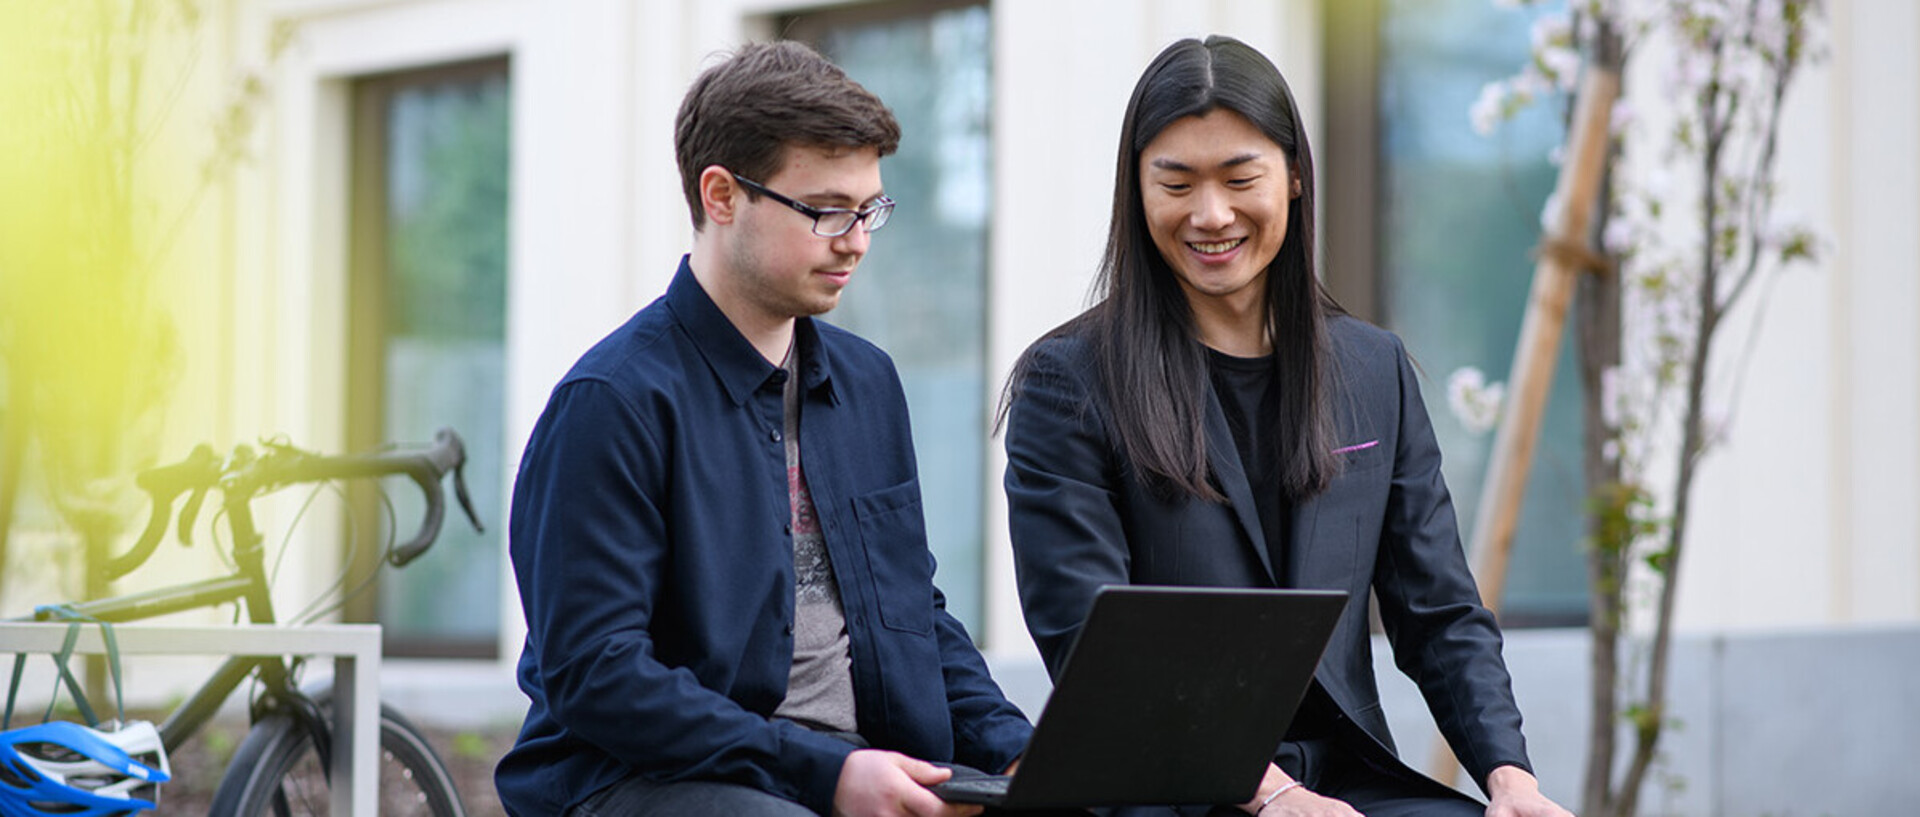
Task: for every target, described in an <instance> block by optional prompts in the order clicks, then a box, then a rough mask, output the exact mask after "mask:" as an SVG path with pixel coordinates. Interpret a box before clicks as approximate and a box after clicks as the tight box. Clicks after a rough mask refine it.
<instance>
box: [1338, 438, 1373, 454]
mask: <svg viewBox="0 0 1920 817" xmlns="http://www.w3.org/2000/svg"><path fill="white" fill-rule="evenodd" d="M1379 444H1380V441H1379V440H1368V441H1366V442H1364V443H1360V444H1359V445H1349V446H1344V447H1341V448H1336V449H1333V453H1335V454H1352V453H1354V452H1355V451H1365V450H1367V449H1369V448H1372V447H1374V446H1376V445H1379Z"/></svg>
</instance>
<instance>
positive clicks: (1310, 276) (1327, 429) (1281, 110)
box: [1001, 35, 1341, 501]
mask: <svg viewBox="0 0 1920 817" xmlns="http://www.w3.org/2000/svg"><path fill="white" fill-rule="evenodd" d="M1217 109H1226V110H1230V111H1233V112H1234V113H1237V114H1239V115H1241V116H1243V117H1245V118H1246V119H1247V121H1248V122H1251V123H1253V125H1254V127H1257V128H1259V129H1260V131H1261V132H1262V133H1264V134H1265V135H1266V137H1267V138H1268V139H1271V140H1273V142H1274V143H1275V144H1277V145H1279V146H1280V148H1281V149H1282V150H1283V151H1284V152H1285V153H1286V155H1287V159H1288V161H1289V163H1290V164H1291V166H1292V169H1293V171H1294V173H1295V175H1296V177H1297V178H1298V179H1299V180H1300V195H1298V196H1296V197H1294V198H1293V199H1292V200H1291V202H1290V203H1289V204H1288V206H1287V208H1288V209H1287V225H1288V226H1287V237H1286V240H1285V241H1284V242H1283V243H1282V244H1281V246H1280V252H1279V254H1277V255H1276V256H1274V259H1273V261H1272V262H1271V263H1269V264H1268V266H1267V275H1266V302H1267V325H1266V331H1267V335H1268V339H1269V340H1270V341H1271V342H1272V347H1273V367H1274V378H1275V379H1274V384H1275V391H1276V395H1277V399H1276V400H1275V401H1274V402H1275V405H1276V407H1277V410H1276V412H1275V413H1274V414H1273V416H1271V417H1267V418H1264V419H1265V420H1266V421H1267V422H1270V423H1272V424H1273V426H1274V428H1276V429H1278V431H1279V433H1278V434H1276V435H1274V436H1275V438H1276V440H1277V443H1276V447H1277V450H1276V452H1275V453H1276V454H1277V460H1276V462H1277V463H1278V464H1279V467H1278V469H1277V474H1276V475H1277V477H1278V479H1279V483H1280V484H1279V485H1277V486H1264V487H1269V488H1278V489H1279V490H1280V491H1281V492H1282V494H1283V495H1284V496H1286V497H1287V498H1288V499H1289V500H1291V501H1299V500H1302V499H1306V498H1308V497H1311V496H1314V495H1315V494H1318V493H1320V492H1322V491H1324V490H1326V488H1327V484H1328V483H1329V482H1330V481H1331V480H1332V478H1333V474H1334V472H1335V470H1336V469H1337V468H1338V460H1337V458H1336V457H1335V455H1334V453H1333V445H1334V443H1333V434H1334V430H1333V411H1332V407H1331V406H1330V402H1331V401H1330V398H1329V384H1328V378H1329V376H1330V369H1331V368H1332V366H1333V363H1332V361H1331V353H1330V351H1329V344H1328V340H1327V318H1328V316H1330V315H1334V314H1339V313H1340V311H1341V310H1340V307H1339V306H1338V305H1336V304H1335V303H1334V301H1333V299H1332V297H1331V296H1329V295H1328V294H1327V292H1326V290H1325V289H1323V288H1322V287H1321V286H1320V280H1319V276H1318V275H1316V274H1315V267H1316V263H1315V257H1316V256H1315V254H1314V238H1313V236H1314V218H1313V213H1314V183H1313V151H1312V150H1311V148H1309V146H1308V145H1307V133H1306V127H1305V125H1304V124H1303V123H1302V122H1301V121H1300V112H1299V109H1298V107H1297V106H1295V104H1294V101H1293V92H1292V91H1291V90H1290V89H1288V87H1287V81H1286V79H1284V78H1283V77H1281V76H1280V70H1279V69H1278V68H1275V67H1274V65H1273V63H1272V62H1271V61H1269V60H1268V59H1267V58H1266V57H1265V56H1263V55H1261V54H1260V52H1258V51H1255V50H1254V49H1253V48H1251V47H1249V46H1247V45H1246V44H1245V43H1242V42H1240V41H1239V40H1236V39H1233V38H1231V37H1223V36H1219V35H1215V36H1211V37H1208V38H1207V39H1206V40H1205V41H1204V42H1203V41H1201V40H1194V39H1187V40H1181V41H1179V42H1176V43H1174V44H1172V45H1170V46H1167V48H1166V50H1164V51H1161V52H1160V55H1159V56H1158V57H1155V58H1154V60H1153V63H1152V64H1151V65H1149V66H1147V70H1146V73H1144V74H1142V75H1141V76H1140V82H1139V84H1137V85H1135V86H1134V89H1133V97H1132V99H1130V100H1129V101H1128V102H1127V115H1126V120H1125V122H1124V123H1123V124H1122V125H1121V133H1120V156H1119V163H1118V165H1117V167H1116V168H1115V169H1114V185H1113V221H1112V225H1111V227H1110V228H1109V229H1108V232H1107V248H1106V253H1105V255H1104V256H1103V258H1102V259H1101V264H1100V272H1099V275H1098V277H1097V278H1095V280H1094V291H1095V292H1096V293H1098V295H1099V303H1097V304H1096V305H1094V306H1093V307H1092V308H1091V309H1088V310H1087V311H1086V312H1083V313H1081V314H1080V316H1078V317H1076V318H1074V319H1073V320H1071V321H1068V322H1067V323H1066V324H1064V325H1062V326H1060V327H1059V328H1057V329H1054V330H1053V331H1052V332H1049V333H1048V334H1047V336H1046V337H1047V338H1052V337H1058V336H1076V337H1080V338H1084V339H1085V341H1086V342H1087V343H1088V345H1089V348H1090V351H1091V352H1092V354H1093V357H1094V365H1095V371H1096V373H1097V374H1098V376H1099V380H1100V383H1101V388H1102V389H1103V390H1104V392H1105V394H1104V397H1105V398H1106V401H1105V402H1106V405H1107V406H1108V407H1109V409H1110V412H1111V418H1112V422H1113V425H1114V431H1115V433H1116V434H1117V435H1118V436H1119V446H1120V448H1121V452H1122V453H1123V454H1124V455H1125V456H1126V458H1127V459H1128V460H1130V461H1131V463H1132V466H1133V468H1134V469H1135V470H1136V472H1138V473H1140V474H1141V475H1142V476H1143V477H1144V478H1145V479H1146V481H1147V482H1148V484H1149V485H1150V486H1152V487H1153V488H1154V489H1155V490H1156V491H1157V492H1158V493H1161V494H1162V495H1164V496H1167V497H1169V498H1172V497H1177V496H1180V495H1183V494H1184V495H1187V496H1192V497H1197V498H1200V499H1204V500H1209V501H1222V500H1223V499H1224V497H1223V495H1222V494H1221V493H1220V491H1219V489H1218V488H1217V487H1216V486H1215V485H1214V484H1213V483H1212V482H1210V481H1209V480H1208V474H1209V469H1208V467H1207V439H1206V431H1205V417H1206V405H1207V402H1206V401H1207V393H1208V388H1209V386H1208V382H1207V353H1206V349H1205V347H1204V346H1202V345H1201V343H1200V341H1199V340H1198V338H1197V336H1196V334H1195V328H1194V318H1193V312H1192V309H1191V308H1190V307H1189V306H1188V303H1187V299H1186V296H1185V294H1184V293H1183V291H1182V290H1181V288H1180V285H1179V282H1178V281H1177V280H1176V278H1175V275H1174V272H1173V270H1172V269H1171V268H1170V267H1169V266H1168V265H1167V262H1166V260H1165V259H1164V258H1162V257H1161V255H1160V251H1159V250H1158V249H1157V248H1155V247H1154V244H1153V238H1152V236H1151V234H1149V233H1148V231H1147V221H1146V213H1145V210H1144V208H1143V206H1142V204H1141V191H1140V153H1141V151H1142V150H1144V149H1145V148H1146V146H1147V145H1148V143H1150V142H1152V141H1153V139H1154V137H1156V136H1158V135H1159V134H1160V132H1161V131H1162V130H1165V129H1166V128H1167V126H1168V125H1171V124H1173V123H1174V122H1175V121H1177V120H1180V119H1182V118H1185V117H1189V116H1201V115H1204V114H1206V113H1208V112H1209V111H1213V110H1217ZM1043 340H1044V338H1043ZM1029 354H1030V353H1029ZM1029 365H1030V362H1029V360H1028V356H1027V355H1023V356H1022V358H1021V360H1020V362H1019V363H1018V364H1016V365H1015V367H1014V371H1013V374H1012V376H1011V377H1009V379H1008V386H1007V389H1006V391H1005V393H1004V394H1003V399H1002V405H1001V418H1002V420H1004V418H1005V415H1006V411H1007V409H1008V407H1009V406H1010V404H1011V400H1012V398H1013V397H1014V396H1015V395H1016V393H1017V392H1018V390H1019V388H1020V384H1021V382H1022V380H1023V379H1024V378H1025V377H1026V375H1027V374H1028V372H1029Z"/></svg>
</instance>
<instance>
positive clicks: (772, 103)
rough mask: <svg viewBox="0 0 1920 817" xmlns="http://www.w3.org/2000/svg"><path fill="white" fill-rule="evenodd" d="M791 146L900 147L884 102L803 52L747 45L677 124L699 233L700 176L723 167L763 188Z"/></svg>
mask: <svg viewBox="0 0 1920 817" xmlns="http://www.w3.org/2000/svg"><path fill="white" fill-rule="evenodd" d="M789 145H805V146H808V147H846V148H864V147H871V148H878V149H879V151H880V155H882V156H886V155H888V154H891V153H893V151H894V149H895V148H897V147H899V146H900V123H898V122H896V121H894V118H893V111H891V110H888V109H887V106H886V103H883V102H881V101H880V98H879V97H877V96H874V95H873V93H872V92H871V91H868V90H867V89H866V88H863V87H861V86H860V83H857V82H854V81H853V80H852V79H851V78H849V77H848V76H847V74H846V72H844V71H842V70H840V68H839V66H836V65H834V64H833V63H831V62H828V61H827V59H826V58H825V57H822V56H820V54H819V53H818V52H815V51H814V50H813V49H811V48H808V47H807V46H805V45H802V44H800V43H797V42H793V41H791V40H782V41H778V42H771V43H749V44H747V45H745V46H742V47H741V48H740V50H739V51H736V52H734V54H733V55H732V56H730V57H728V58H727V60H726V61H725V62H722V63H720V64H719V65H716V66H713V67H712V68H708V69H707V70H705V71H703V72H701V74H700V76H699V77H698V78H696V79H695V80H694V81H693V87H691V88H688V89H687V97H686V99H684V100H682V101H681V103H680V114H679V116H678V117H676V119H675V121H674V134H673V149H674V155H675V157H676V158H677V159H678V160H679V162H680V186H681V188H682V189H683V191H684V192H685V193H686V196H687V207H688V208H689V209H691V210H692V211H693V228H694V229H696V230H698V229H700V228H702V227H704V226H706V218H707V214H706V210H705V209H704V208H702V207H701V206H700V172H701V171H703V170H705V169H707V167H709V166H711V165H720V166H721V167H724V168H726V169H728V170H731V171H733V172H735V173H738V174H740V175H742V176H745V177H747V178H749V179H753V180H755V181H761V180H764V179H766V178H767V177H768V176H772V175H773V174H775V173H777V172H779V170H780V167H781V164H782V163H783V162H784V161H785V160H786V156H785V148H786V147H787V146H789ZM749 195H753V194H752V193H751V192H749Z"/></svg>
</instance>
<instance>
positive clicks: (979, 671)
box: [495, 259, 1031, 815]
mask: <svg viewBox="0 0 1920 817" xmlns="http://www.w3.org/2000/svg"><path fill="white" fill-rule="evenodd" d="M795 343H796V344H798V345H797V347H796V349H795V354H796V355H797V359H796V362H797V365H796V371H797V372H799V373H800V374H799V376H800V377H801V378H802V380H801V386H802V395H801V399H802V400H803V401H804V411H803V413H802V417H803V418H804V425H803V427H802V429H803V433H802V435H801V441H800V444H801V448H802V460H803V461H804V462H805V463H806V464H807V479H808V484H809V487H810V488H811V489H812V493H813V499H814V502H815V505H816V507H817V511H818V514H819V518H820V525H821V528H822V531H823V532H824V534H825V536H826V543H827V551H828V554H829V557H830V558H831V559H832V561H833V569H834V573H835V575H836V576H838V578H839V582H840V595H841V599H842V602H843V604H844V606H845V612H846V620H847V633H848V638H849V643H850V645H851V652H852V659H853V666H852V673H853V685H854V696H855V702H856V710H857V712H856V717H857V719H858V722H859V728H860V734H861V735H862V737H864V738H865V739H866V740H867V741H868V742H869V743H871V744H872V745H873V746H875V747H877V748H883V749H892V750H895V751H899V752H903V753H906V754H909V755H912V756H914V757H918V758H922V759H926V760H937V761H954V762H959V763H963V764H966V765H968V766H973V767H976V768H982V769H990V770H999V769H1001V768H1003V767H1005V766H1006V765H1007V764H1008V763H1010V762H1012V760H1013V759H1014V757H1015V756H1016V755H1017V754H1018V753H1019V752H1020V751H1021V750H1022V749H1023V748H1024V746H1025V744H1026V740H1027V737H1028V736H1029V734H1030V733H1031V729H1030V727H1029V725H1028V722H1027V720H1026V718H1025V716H1023V715H1022V714H1021V713H1020V712H1019V710H1017V709H1015V708H1014V706H1013V705H1012V704H1010V703H1008V702H1007V700H1006V698H1005V697H1004V696H1003V695H1002V694H1001V692H1000V689H999V687H998V686H996V685H995V684H994V682H993V681H992V679H991V678H990V677H989V676H988V674H987V669H986V665H985V663H984V662H983V661H982V660H981V658H980V655H979V653H978V652H977V651H976V650H975V649H974V647H973V643H972V640H971V639H970V638H969V637H968V636H967V633H966V631H965V630H964V628H962V626H961V625H960V623H959V622H958V621H956V620H955V619H954V618H953V617H952V616H950V615H948V614H947V612H946V608H945V604H946V602H945V598H944V597H943V596H942V595H941V593H940V592H939V590H938V589H936V588H935V587H934V585H933V570H934V564H933V557H932V555H931V554H930V553H929V551H928V550H927V542H926V529H925V522H924V520H923V517H922V513H921V500H920V483H919V481H918V479H917V478H916V471H915V465H914V456H913V445H912V438H911V436H910V433H909V429H908V425H907V405H906V399H905V397H904V395H903V393H902V392H901V388H900V380H899V376H898V374H897V373H896V372H895V371H894V368H893V362H892V361H891V360H890V359H889V358H888V357H887V356H886V354H885V353H883V352H881V351H880V350H879V349H877V348H875V347H874V346H873V345H872V344H869V343H867V342H866V341H863V340H861V339H859V338H858V337H855V336H854V335H852V334H850V333H848V332H845V331H843V330H840V329H838V328H835V327H833V326H829V325H827V324H824V323H819V322H815V321H813V320H810V319H804V318H803V319H801V320H799V321H798V323H797V326H796V329H795ZM785 377H786V372H785V371H783V370H782V369H780V368H779V367H777V366H774V365H772V364H770V363H768V362H767V361H766V360H765V359H764V358H762V357H761V356H760V355H759V353H758V352H756V351H755V350H754V348H753V346H752V345H751V344H749V343H748V342H747V340H746V338H745V337H743V336H742V335H741V334H740V333H739V331H738V330H736V329H735V328H734V327H733V324H731V323H730V322H728V320H727V318H726V316H725V315H724V314H722V313H721V311H720V309H719V307H718V306H716V305H715V304H714V303H713V301H712V299H711V298H709V297H708V296H707V294H706V292H705V291H704V290H702V289H701V287H700V284H699V282H698V281H697V280H696V279H695V278H694V277H693V273H692V271H691V270H690V268H689V267H688V266H687V261H686V260H685V259H682V260H681V263H680V270H679V272H678V273H677V274H676V275H675V276H674V279H673V283H672V284H671V285H670V286H669V287H668V289H667V293H666V295H664V296H662V297H661V298H660V299H659V300H656V301H655V302H653V303H652V304H651V305H649V306H647V307H646V308H645V309H642V310H641V311H640V312H638V313H636V314H635V315H634V316H633V318H632V319H630V320H629V321H627V323H626V324H625V325H624V326H622V327H620V328H619V329H618V330H616V331H615V332H614V333H613V334H611V335H609V336H608V337H607V338H606V339H604V340H602V341H601V342H600V343H599V344H598V345H596V346H595V347H594V348H593V349H592V350H591V351H589V352H587V354H586V355H585V356H584V357H582V358H581V359H580V361H579V362H578V363H577V364H575V366H574V367H573V370H572V371H571V372H569V373H568V374H567V376H566V377H565V378H564V379H563V380H561V382H560V384H559V385H558V386H557V387H555V388H554V391H553V395H552V397H551V399H550V400H549V402H548V404H547V409H546V411H545V413H543V414H542V415H541V417H540V420H539V423H538V424H537V425H536V426H535V427H534V430H533V434H532V437H531V439H529V441H528V443H527V449H526V453H525V456H524V457H523V458H522V460H521V463H520V472H519V476H518V479H517V481H516V483H515V486H514V494H513V516H512V520H511V523H510V529H509V550H510V552H511V554H512V558H513V570H514V577H515V579H516V581H517V582H518V584H519V589H520V598H521V602H522V604H523V606H524V608H525V612H526V618H527V630H528V631H527V641H526V645H525V648H524V650H523V652H522V654H521V657H520V665H519V683H520V688H521V690H523V691H524V692H525V693H526V695H527V697H528V698H529V699H530V700H531V706H530V707H529V709H528V712H527V719H526V723H525V725H524V727H523V728H522V730H521V732H520V737H519V740H518V742H517V743H516V744H515V745H514V747H513V749H512V750H511V751H510V752H508V753H507V755H506V757H505V758H503V759H502V760H501V761H500V765H499V768H498V769H497V770H496V771H495V782H496V783H497V785H498V787H499V790H500V797H501V800H502V801H503V803H504V804H505V805H506V807H507V809H508V810H509V811H510V812H513V813H515V814H522V815H534V814H541V815H546V814H560V813H562V812H564V811H565V810H566V809H567V808H569V807H571V806H573V805H574V804H577V803H579V802H580V801H581V800H584V799H586V798H587V797H588V796H589V795H591V794H593V793H594V792H595V791H597V790H599V789H600V788H602V787H604V786H607V785H610V784H612V783H614V782H615V781H617V780H619V779H620V778H621V777H623V776H625V775H627V774H629V773H634V772H637V773H639V774H642V775H644V776H646V777H648V778H651V779H654V780H660V781H672V780H688V779H701V780H720V781H728V782H733V783H740V784H744V785H748V786H753V787H756V788H759V789H763V790H766V791H769V792H773V793H775V794H778V795H781V796H783V797H787V798H790V799H793V800H796V801H799V802H800V803H803V804H805V805H807V806H808V807H810V808H813V809H814V810H816V811H819V812H821V813H826V812H828V811H830V809H831V805H832V801H833V792H834V787H835V785H836V783H837V782H838V780H839V775H840V767H841V764H842V763H843V762H844V761H845V759H846V755H847V754H848V753H849V752H850V751H852V749H853V747H852V746H851V745H850V744H847V743H845V742H842V741H840V740H836V739H834V738H832V737H829V736H826V735H823V734H818V733H814V732H810V731H808V730H807V729H805V728H803V727H800V726H798V725H795V724H793V723H790V722H787V721H775V720H771V719H770V717H769V716H771V715H772V713H773V711H774V709H775V707H777V706H779V704H780V702H781V700H782V699H783V698H784V697H785V695H786V687H787V676H788V670H789V668H790V667H791V665H792V660H793V616H794V573H793V543H792V539H791V536H790V534H789V532H788V530H787V527H786V526H787V522H788V515H789V505H788V494H787V471H786V469H787V466H786V454H785V450H784V447H783V441H782V430H781V420H782V410H783V407H782V403H781V389H782V386H783V385H784V383H785Z"/></svg>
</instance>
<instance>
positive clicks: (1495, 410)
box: [1447, 366, 1507, 434]
mask: <svg viewBox="0 0 1920 817" xmlns="http://www.w3.org/2000/svg"><path fill="white" fill-rule="evenodd" d="M1506 396H1507V386H1506V384H1504V383H1491V384H1490V383H1488V382H1487V376H1486V374H1485V373H1484V372H1481V371H1480V369H1479V368H1477V367H1474V366H1462V367H1460V368H1459V369H1455V370H1454V372H1453V374H1452V375H1449V376H1448V377H1447V408H1449V409H1451V410H1452V411H1453V416H1454V417H1455V418H1456V419H1458V420H1459V421H1460V425H1461V426H1463V427H1465V428H1466V429H1467V431H1468V432H1470V433H1473V434H1485V433H1487V432H1488V431H1491V430H1492V429H1493V427H1494V426H1495V425H1497V424H1498V423H1499V422H1500V407H1501V404H1502V403H1503V402H1504V401H1505V400H1506Z"/></svg>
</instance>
